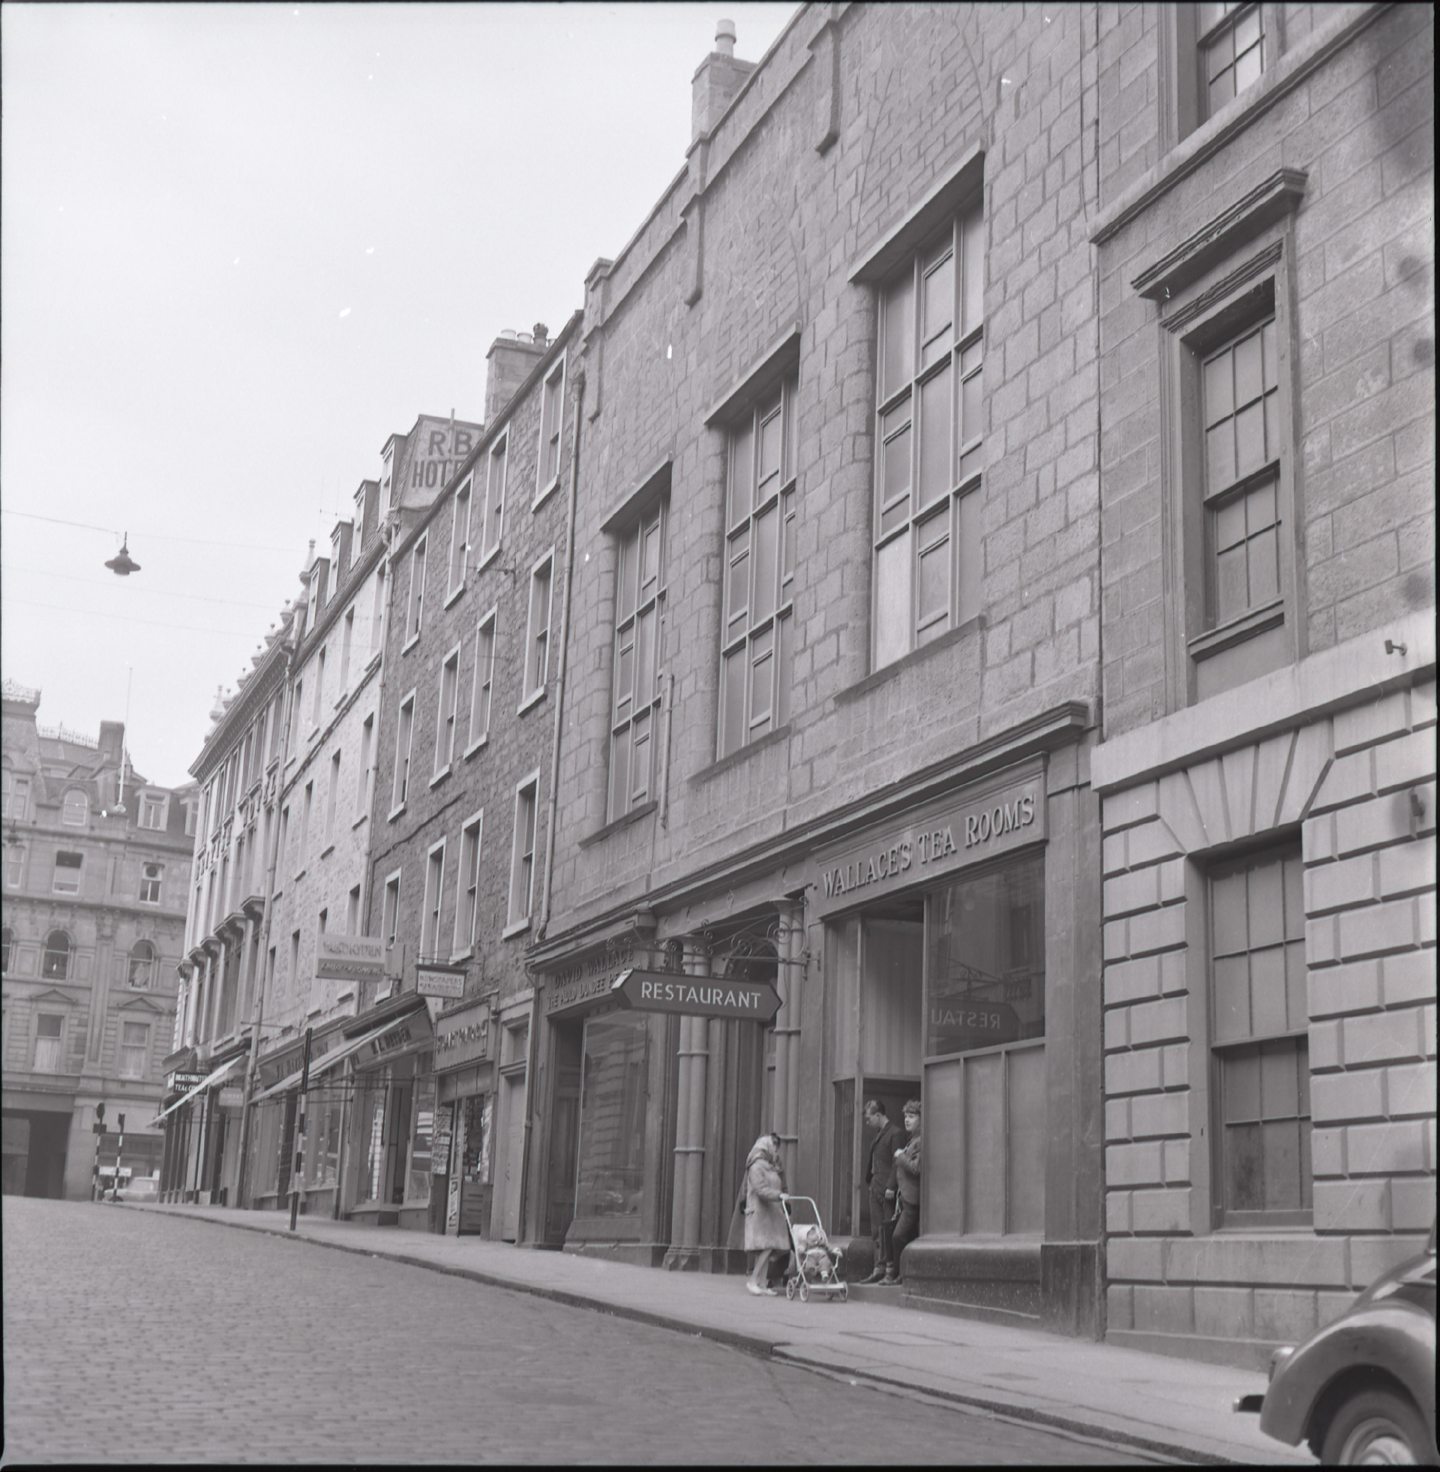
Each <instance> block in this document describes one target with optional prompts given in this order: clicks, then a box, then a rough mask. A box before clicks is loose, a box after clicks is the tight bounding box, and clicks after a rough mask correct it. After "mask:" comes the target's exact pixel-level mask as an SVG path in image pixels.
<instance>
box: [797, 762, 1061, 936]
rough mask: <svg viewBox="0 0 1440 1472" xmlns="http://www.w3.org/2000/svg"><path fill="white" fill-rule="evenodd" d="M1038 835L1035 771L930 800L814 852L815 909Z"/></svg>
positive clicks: (1039, 798) (860, 898)
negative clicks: (886, 826)
mask: <svg viewBox="0 0 1440 1472" xmlns="http://www.w3.org/2000/svg"><path fill="white" fill-rule="evenodd" d="M1044 837H1045V783H1044V778H1043V776H1041V775H1040V774H1038V773H1037V774H1036V775H1035V776H1033V777H1030V778H1028V779H1026V780H1025V781H1022V782H1014V783H1011V784H1010V785H1009V786H1007V787H1002V788H999V789H996V790H992V791H991V792H989V793H987V794H986V795H985V796H983V797H971V798H965V799H961V800H959V801H956V800H954V799H952V800H951V801H950V802H949V803H946V804H943V805H936V806H932V807H931V808H929V809H927V810H926V812H925V813H923V814H921V815H919V816H917V817H913V818H911V819H910V820H909V821H907V822H906V823H905V824H904V825H903V826H901V827H898V828H894V829H892V830H890V831H889V832H886V833H882V834H880V835H878V836H876V837H872V838H869V839H867V840H866V841H865V842H864V843H861V844H850V845H847V846H846V847H845V848H843V849H836V850H832V851H830V852H829V853H826V854H822V855H821V856H820V857H819V860H818V864H819V868H820V883H819V884H818V885H817V889H818V891H819V893H818V896H817V903H816V909H817V911H818V912H819V913H820V914H821V915H825V914H828V913H829V912H831V911H833V910H840V909H845V908H848V907H849V906H851V905H858V904H863V903H864V902H865V901H867V900H869V899H872V898H876V897H878V896H880V895H883V894H888V893H889V892H890V891H892V890H896V889H904V888H906V887H907V886H909V885H911V884H921V883H924V882H926V881H927V880H930V879H933V878H935V877H936V876H938V875H942V874H946V873H949V872H950V871H951V870H955V869H963V868H964V867H965V866H966V865H967V864H978V863H980V862H981V861H982V860H984V859H988V858H992V857H993V856H994V855H995V854H998V853H1004V852H1005V851H1006V850H1008V849H1012V848H1020V847H1021V846H1022V845H1024V844H1027V843H1034V842H1036V841H1037V840H1039V839H1042V838H1044Z"/></svg>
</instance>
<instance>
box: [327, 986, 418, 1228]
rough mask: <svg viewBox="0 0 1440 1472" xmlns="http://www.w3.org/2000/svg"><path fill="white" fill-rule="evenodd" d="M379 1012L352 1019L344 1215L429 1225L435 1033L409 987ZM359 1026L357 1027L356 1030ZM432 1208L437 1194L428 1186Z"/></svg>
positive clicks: (380, 1222) (379, 1223) (412, 1225)
mask: <svg viewBox="0 0 1440 1472" xmlns="http://www.w3.org/2000/svg"><path fill="white" fill-rule="evenodd" d="M384 1010H385V1012H386V1014H387V1015H385V1016H384V1017H383V1018H377V1014H376V1012H371V1013H369V1014H367V1015H366V1016H364V1017H362V1018H359V1019H356V1020H354V1021H352V1022H351V1023H350V1024H349V1026H348V1029H347V1030H348V1031H349V1032H350V1033H352V1034H354V1036H353V1038H352V1039H351V1040H350V1041H348V1042H347V1044H346V1047H345V1054H346V1057H347V1060H348V1062H349V1066H350V1068H351V1069H352V1070H353V1074H352V1080H351V1110H350V1113H351V1119H350V1124H349V1126H348V1130H347V1135H346V1138H347V1146H346V1163H345V1183H344V1200H345V1201H346V1202H347V1203H349V1204H348V1206H347V1207H346V1210H345V1214H346V1215H347V1216H348V1217H349V1218H350V1219H351V1220H354V1221H368V1222H372V1223H374V1224H375V1225H377V1226H401V1227H407V1228H411V1229H413V1230H416V1231H422V1232H423V1231H429V1230H432V1227H433V1226H434V1222H433V1221H432V1206H431V1201H432V1188H433V1187H434V1184H435V1178H434V1175H433V1173H432V1169H431V1162H432V1144H433V1139H434V1131H435V1106H436V1081H435V1068H434V1048H435V1033H434V1030H433V1028H432V1027H431V1023H430V1017H429V1014H428V1013H427V1011H426V1009H425V999H424V998H423V997H419V996H416V995H415V994H414V993H410V994H408V995H406V996H405V997H403V998H402V999H400V1001H399V1002H398V1003H397V1005H396V1006H395V1007H394V1009H393V1010H391V1009H390V1008H389V1007H388V1006H387V1007H386V1008H385V1009H384ZM361 1029H363V1031H361ZM434 1195H435V1198H436V1208H435V1210H436V1212H437V1213H438V1211H439V1205H438V1197H439V1192H438V1190H436V1191H435V1192H434Z"/></svg>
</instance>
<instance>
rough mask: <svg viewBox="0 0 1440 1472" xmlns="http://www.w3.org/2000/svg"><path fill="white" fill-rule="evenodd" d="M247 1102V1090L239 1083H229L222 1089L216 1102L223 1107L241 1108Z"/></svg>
mask: <svg viewBox="0 0 1440 1472" xmlns="http://www.w3.org/2000/svg"><path fill="white" fill-rule="evenodd" d="M244 1102H245V1090H244V1089H242V1088H241V1087H240V1085H239V1084H234V1085H230V1084H227V1085H226V1086H225V1087H224V1088H223V1089H221V1090H220V1093H219V1098H218V1099H217V1100H216V1103H218V1104H219V1106H220V1107H221V1108H222V1109H239V1108H240V1107H241V1105H243V1104H244Z"/></svg>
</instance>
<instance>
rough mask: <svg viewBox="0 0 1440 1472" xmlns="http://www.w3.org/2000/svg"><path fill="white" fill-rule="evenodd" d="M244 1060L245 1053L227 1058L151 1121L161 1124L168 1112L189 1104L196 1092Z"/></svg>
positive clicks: (208, 1086)
mask: <svg viewBox="0 0 1440 1472" xmlns="http://www.w3.org/2000/svg"><path fill="white" fill-rule="evenodd" d="M244 1061H245V1054H244V1053H237V1054H236V1055H235V1057H233V1058H230V1059H227V1060H226V1061H225V1062H224V1063H222V1064H221V1065H220V1067H219V1068H217V1069H216V1070H215V1071H214V1073H207V1074H206V1075H205V1077H204V1078H202V1079H201V1080H200V1082H199V1083H198V1084H195V1085H194V1086H193V1087H192V1088H189V1089H187V1090H186V1091H185V1092H184V1093H183V1094H181V1095H180V1097H179V1098H178V1099H177V1100H176V1101H175V1102H174V1103H173V1104H167V1105H166V1106H165V1108H164V1109H162V1110H161V1111H160V1113H159V1114H157V1115H156V1116H155V1118H154V1119H152V1120H151V1121H150V1123H151V1124H152V1125H155V1124H159V1123H160V1121H161V1120H162V1119H164V1118H165V1116H166V1115H167V1114H173V1113H174V1112H175V1111H176V1110H177V1109H178V1108H179V1107H180V1106H181V1105H182V1104H188V1103H189V1102H190V1101H191V1100H192V1099H193V1098H194V1097H195V1095H196V1094H198V1093H200V1092H202V1091H203V1090H205V1089H208V1088H210V1087H211V1086H212V1085H214V1084H217V1083H219V1082H220V1080H221V1079H222V1078H224V1077H225V1076H226V1075H227V1074H228V1073H229V1072H230V1071H231V1070H232V1069H233V1068H235V1067H236V1066H237V1065H238V1064H240V1063H243V1062H244Z"/></svg>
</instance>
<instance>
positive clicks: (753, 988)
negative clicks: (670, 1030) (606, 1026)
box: [610, 968, 780, 1022]
mask: <svg viewBox="0 0 1440 1472" xmlns="http://www.w3.org/2000/svg"><path fill="white" fill-rule="evenodd" d="M610 990H611V993H612V994H613V995H614V996H615V997H617V998H618V999H619V1000H620V1001H621V1002H623V1003H624V1004H625V1006H627V1007H630V1008H632V1009H633V1010H635V1011H637V1012H683V1013H685V1014H686V1015H688V1016H691V1017H740V1018H744V1019H746V1020H748V1021H753V1022H769V1021H770V1020H771V1018H773V1017H774V1016H775V1014H776V1013H777V1012H778V1011H779V1010H780V994H779V993H778V992H777V991H776V990H775V988H774V987H773V986H771V985H770V983H769V982H768V981H741V980H740V979H739V978H737V977H728V976H723V977H722V976H690V975H682V974H680V973H677V972H671V971H640V970H637V969H633V968H632V969H628V970H625V971H622V972H621V973H620V975H619V976H617V977H616V978H615V980H614V981H613V982H612V983H611V987H610Z"/></svg>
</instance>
